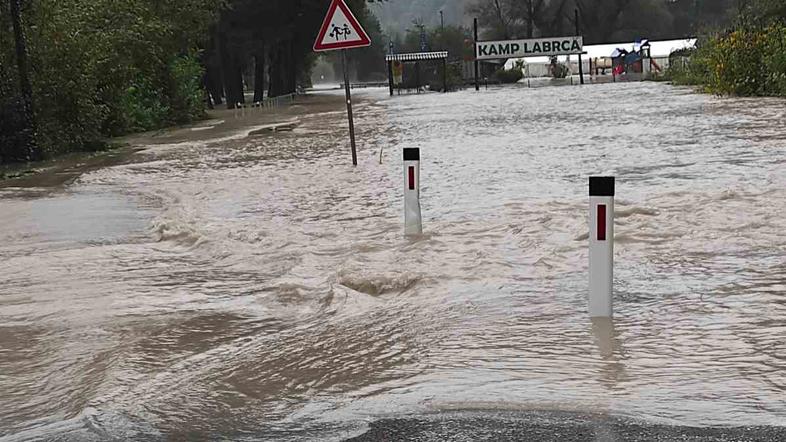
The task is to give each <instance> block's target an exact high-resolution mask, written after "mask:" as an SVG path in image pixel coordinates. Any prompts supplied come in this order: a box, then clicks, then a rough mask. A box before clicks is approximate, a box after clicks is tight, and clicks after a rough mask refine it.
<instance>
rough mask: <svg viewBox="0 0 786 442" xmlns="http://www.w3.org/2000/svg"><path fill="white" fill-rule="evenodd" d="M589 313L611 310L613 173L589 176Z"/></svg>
mask: <svg viewBox="0 0 786 442" xmlns="http://www.w3.org/2000/svg"><path fill="white" fill-rule="evenodd" d="M589 194H590V205H589V206H590V216H589V221H590V222H589V227H590V232H589V243H590V244H589V261H590V262H589V273H590V274H589V289H590V290H589V314H590V317H592V318H599V317H605V318H611V317H612V316H613V314H614V307H613V294H614V287H613V281H614V177H590V182H589Z"/></svg>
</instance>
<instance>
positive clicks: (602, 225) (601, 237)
mask: <svg viewBox="0 0 786 442" xmlns="http://www.w3.org/2000/svg"><path fill="white" fill-rule="evenodd" d="M598 241H606V205H605V204H598Z"/></svg>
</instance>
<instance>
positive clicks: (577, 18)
mask: <svg viewBox="0 0 786 442" xmlns="http://www.w3.org/2000/svg"><path fill="white" fill-rule="evenodd" d="M574 12H575V16H576V36H577V37H578V36H580V35H581V26H580V25H579V10H578V9H576V10H574ZM590 70H592V68H590ZM579 78H580V79H581V84H584V64H583V63H582V61H581V54H580V53H579Z"/></svg>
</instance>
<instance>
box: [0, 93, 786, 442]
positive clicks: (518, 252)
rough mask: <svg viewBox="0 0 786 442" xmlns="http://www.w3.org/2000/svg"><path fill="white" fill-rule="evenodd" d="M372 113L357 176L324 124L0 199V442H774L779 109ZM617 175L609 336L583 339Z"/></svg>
mask: <svg viewBox="0 0 786 442" xmlns="http://www.w3.org/2000/svg"><path fill="white" fill-rule="evenodd" d="M357 114H358V118H357V120H356V123H357V127H358V131H359V132H358V137H359V145H360V152H359V158H360V165H359V166H358V167H357V168H356V169H353V168H352V167H351V166H350V156H349V152H348V148H347V144H348V143H347V142H346V129H345V126H346V123H345V115H344V113H343V112H338V111H336V112H328V113H321V114H316V115H310V116H307V117H304V118H302V120H301V124H300V126H299V127H298V128H297V129H296V130H295V131H294V132H289V133H280V134H274V135H267V136H261V137H253V138H249V139H242V140H224V141H222V142H218V143H195V142H190V143H183V144H179V145H167V146H153V147H151V148H150V149H148V150H146V151H144V152H142V153H139V154H137V155H136V157H135V158H134V159H133V160H132V161H130V162H129V163H128V164H124V165H119V166H114V167H108V168H104V169H100V170H97V171H92V172H88V173H86V174H85V175H83V176H81V178H79V179H78V180H77V181H76V182H75V183H73V184H71V185H68V186H66V187H65V188H56V189H51V188H50V189H6V190H4V191H2V193H0V207H1V208H2V210H0V258H2V261H1V262H0V438H2V436H6V437H7V438H9V439H10V440H16V439H28V438H36V437H44V438H49V437H59V438H63V439H66V440H90V439H94V440H105V439H111V438H117V439H124V438H137V439H140V438H142V439H143V438H187V437H199V436H201V437H204V436H208V435H212V436H215V437H218V436H224V437H231V438H243V437H245V436H248V437H249V438H255V437H270V438H276V439H287V438H294V439H299V438H303V437H307V438H314V439H323V438H340V437H344V436H349V435H352V434H357V433H358V432H361V431H363V428H365V423H366V422H368V421H369V420H373V419H377V418H380V417H385V416H395V415H399V414H402V413H403V414H407V413H420V412H427V411H433V410H471V409H504V410H563V411H571V410H575V411H581V412H586V411H591V412H600V413H609V414H611V415H617V416H627V417H633V418H637V419H644V420H648V421H652V422H659V423H675V424H685V425H693V426H708V425H713V426H726V425H786V417H785V416H786V234H785V233H784V232H786V220H785V218H786V217H784V215H785V214H786V129H785V128H784V124H785V123H784V121H786V106H784V102H783V101H778V100H767V99H756V100H748V99H718V98H714V97H710V96H704V95H697V94H694V93H692V92H691V91H689V90H685V89H678V88H672V87H670V86H667V85H662V84H652V83H643V84H624V85H620V84H616V85H595V86H585V87H572V88H571V87H554V88H540V89H526V88H522V89H518V88H504V89H490V90H488V91H482V92H481V93H475V92H474V91H465V92H460V93H454V94H447V95H442V94H429V95H421V96H406V97H404V96H402V97H396V98H393V99H388V98H387V97H386V96H385V91H372V92H367V93H366V100H365V101H364V102H363V103H362V104H360V106H359V109H358V112H357ZM403 147H420V148H421V152H422V158H423V160H422V165H421V168H422V169H421V170H422V171H421V173H422V175H421V176H422V182H423V187H422V189H421V196H422V206H423V214H424V229H425V235H424V236H423V237H422V238H417V239H406V238H404V237H403V235H402V232H403V201H402V193H403V184H404V183H403V172H402V161H401V149H402V148H403ZM380 151H381V158H382V164H380V161H379V159H380ZM601 173H602V174H613V175H615V176H617V213H616V217H617V218H616V235H617V237H616V274H615V284H616V301H615V302H616V305H615V308H616V317H615V319H614V322H613V323H610V322H602V321H596V322H595V323H592V322H591V321H590V320H589V318H588V317H587V314H586V292H587V267H588V266H587V230H588V229H587V225H586V224H587V221H586V220H587V214H586V211H587V177H588V176H589V175H593V174H601Z"/></svg>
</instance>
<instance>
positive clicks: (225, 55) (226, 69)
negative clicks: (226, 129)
mask: <svg viewBox="0 0 786 442" xmlns="http://www.w3.org/2000/svg"><path fill="white" fill-rule="evenodd" d="M218 52H219V57H220V59H221V81H222V82H223V83H224V91H226V99H227V109H234V108H235V105H236V104H237V100H236V98H237V94H236V93H235V82H234V81H232V75H233V73H234V67H233V66H232V55H231V54H230V53H229V47H228V45H227V35H226V33H225V32H223V31H220V32H219V34H218Z"/></svg>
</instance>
